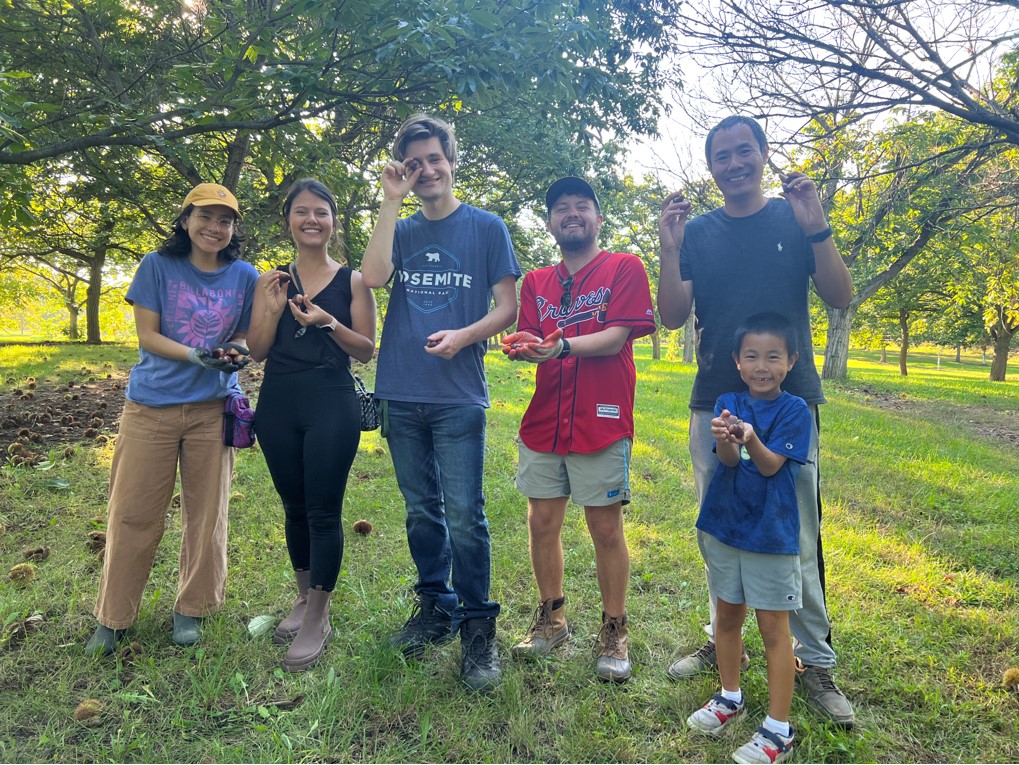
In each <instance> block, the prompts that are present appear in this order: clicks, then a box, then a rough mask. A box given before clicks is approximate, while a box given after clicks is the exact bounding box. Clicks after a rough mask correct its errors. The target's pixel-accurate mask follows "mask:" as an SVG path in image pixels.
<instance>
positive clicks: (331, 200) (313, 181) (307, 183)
mask: <svg viewBox="0 0 1019 765" xmlns="http://www.w3.org/2000/svg"><path fill="white" fill-rule="evenodd" d="M302 191H308V192H311V193H312V194H314V195H315V196H317V197H318V198H319V199H322V200H323V201H325V202H326V203H327V204H328V205H329V209H330V210H332V213H333V240H334V242H335V243H336V244H337V247H338V248H339V249H340V250H342V248H343V242H342V241H341V240H340V219H339V215H338V209H339V208H337V206H336V197H334V196H333V192H331V191H330V190H329V188H328V187H327V186H326V185H325V184H324V183H322V181H320V180H319V179H318V178H301V180H299V181H294V185H293V186H291V187H290V190H289V191H288V192H287V198H286V199H284V200H283V225H284V226H285V227H286V229H287V230H288V231H289V230H290V223H289V221H288V220H287V219H288V218H289V217H290V210H291V208H292V207H293V206H294V200H295V199H297V195H298V194H300V193H301V192H302ZM334 257H335V259H336V260H337V261H339V263H340V264H341V265H346V264H347V259H346V258H345V257H344V256H343V254H342V252H341V253H340V254H339V255H338V256H337V255H335V253H334Z"/></svg>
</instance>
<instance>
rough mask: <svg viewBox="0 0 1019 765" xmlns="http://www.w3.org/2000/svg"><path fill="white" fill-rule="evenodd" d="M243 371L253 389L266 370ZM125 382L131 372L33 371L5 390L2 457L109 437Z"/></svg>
mask: <svg viewBox="0 0 1019 765" xmlns="http://www.w3.org/2000/svg"><path fill="white" fill-rule="evenodd" d="M240 377H241V388H243V389H244V391H245V392H247V393H248V395H251V393H252V392H253V391H254V390H256V389H257V386H258V381H259V380H260V379H261V377H262V372H261V370H260V369H250V368H246V369H244V370H242V371H241V373H240ZM126 385H127V373H126V372H110V373H107V374H106V375H105V376H103V377H100V376H96V375H94V374H92V373H89V374H88V375H83V376H82V377H81V378H80V379H77V380H70V381H68V382H67V383H66V384H65V385H51V384H37V383H36V381H35V380H34V379H33V378H31V377H30V378H28V379H27V380H26V381H25V382H23V383H21V384H20V386H18V387H12V388H8V389H7V390H4V391H2V392H0V448H2V449H3V452H2V454H0V459H7V460H9V461H10V462H11V463H13V464H14V465H25V464H28V465H32V464H36V463H39V462H43V461H45V460H47V459H49V455H50V452H51V451H52V450H54V449H60V450H64V449H68V448H71V447H72V446H73V445H75V444H83V445H98V446H101V445H103V444H106V443H108V442H109V440H110V438H112V437H113V436H115V435H116V433H117V428H118V427H119V426H120V415H121V412H122V411H123V409H124V388H125V386H126Z"/></svg>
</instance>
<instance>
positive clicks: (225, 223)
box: [193, 212, 235, 228]
mask: <svg viewBox="0 0 1019 765" xmlns="http://www.w3.org/2000/svg"><path fill="white" fill-rule="evenodd" d="M193 215H194V216H195V217H196V218H198V222H199V223H201V224H202V225H203V226H211V225H213V224H215V225H216V226H217V227H218V228H233V227H234V222H235V221H234V219H233V218H227V217H226V216H223V217H222V218H213V217H212V216H211V215H209V214H208V213H205V212H196V213H193Z"/></svg>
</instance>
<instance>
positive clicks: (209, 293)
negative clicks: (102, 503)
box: [86, 183, 258, 655]
mask: <svg viewBox="0 0 1019 765" xmlns="http://www.w3.org/2000/svg"><path fill="white" fill-rule="evenodd" d="M240 219H241V214H240V208H239V206H238V204H237V199H236V198H235V197H234V195H233V194H232V193H231V192H230V190H229V189H226V188H224V187H223V186H220V185H218V184H215V183H200V184H199V185H197V186H195V188H193V189H192V190H191V192H190V193H189V194H188V195H187V196H186V197H185V198H184V202H183V203H182V204H181V209H180V214H179V215H178V216H177V218H176V219H175V220H174V221H173V233H172V234H171V235H170V237H169V238H168V239H167V240H166V241H165V242H163V244H162V245H161V246H160V247H159V249H158V250H157V251H156V252H151V253H149V254H148V255H146V256H145V257H144V258H143V259H142V261H141V263H140V264H139V266H138V270H137V271H136V272H135V275H134V279H133V280H132V282H131V286H130V287H129V288H128V290H127V302H128V303H130V304H131V305H132V306H133V308H134V319H135V328H136V331H137V334H138V346H139V348H138V355H139V361H138V363H137V364H136V365H135V366H134V367H133V368H132V369H131V374H130V377H129V379H128V384H127V390H126V396H127V401H126V402H125V405H124V413H123V415H122V417H121V420H120V432H119V435H118V436H117V446H116V449H115V451H114V455H113V465H112V468H111V471H110V496H109V507H108V515H109V518H108V521H107V531H106V553H105V557H104V560H103V573H102V579H101V580H100V583H99V598H98V601H97V603H96V607H95V611H94V613H95V617H96V619H97V620H98V622H99V624H98V626H97V628H96V631H95V633H94V634H93V635H92V637H91V639H90V640H89V641H88V644H87V645H86V651H87V652H88V653H95V654H103V655H109V654H112V653H113V652H114V651H115V650H116V645H117V643H118V642H119V641H120V640H121V639H122V638H123V637H124V634H125V632H126V630H127V628H128V627H129V626H130V625H131V624H132V623H133V622H134V620H135V618H136V617H137V616H138V610H139V608H140V606H141V598H142V591H143V590H144V588H145V583H146V581H147V580H148V577H149V572H150V570H151V568H152V562H153V560H154V559H155V555H156V549H157V548H158V546H159V542H160V540H161V539H162V537H163V531H164V528H165V521H166V513H167V509H168V508H169V506H170V501H171V498H172V497H173V491H174V483H175V481H176V479H177V474H178V468H179V472H180V486H181V491H180V509H181V525H182V539H181V547H180V579H179V586H178V589H177V599H176V602H175V604H174V607H173V636H172V639H173V642H174V643H176V644H177V645H191V644H193V643H195V642H197V641H198V637H199V624H200V620H201V618H202V617H203V616H207V615H208V614H210V613H212V612H213V611H215V610H216V609H217V608H219V607H220V606H221V605H222V604H223V601H224V597H225V589H226V533H227V506H228V503H229V496H230V479H231V476H232V474H233V465H234V449H233V447H230V446H225V445H224V443H223V406H224V400H225V399H226V397H227V395H228V394H230V393H233V392H239V391H240V388H239V386H238V384H237V370H239V369H240V368H241V367H242V366H243V365H244V364H245V363H246V362H247V350H246V348H245V347H244V345H243V342H244V339H245V336H246V333H247V330H248V324H249V321H250V319H251V303H252V297H253V294H254V288H255V282H256V280H257V278H258V272H257V271H256V270H255V268H254V267H253V266H251V265H250V264H249V263H246V262H244V261H243V260H240V254H241V242H242V237H241V235H240V233H239V232H238V229H237V226H238V223H239V222H240Z"/></svg>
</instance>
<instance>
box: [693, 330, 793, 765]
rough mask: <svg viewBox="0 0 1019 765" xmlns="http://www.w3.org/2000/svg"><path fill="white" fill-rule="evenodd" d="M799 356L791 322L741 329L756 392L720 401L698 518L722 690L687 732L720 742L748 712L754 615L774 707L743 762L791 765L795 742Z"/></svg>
mask: <svg viewBox="0 0 1019 765" xmlns="http://www.w3.org/2000/svg"><path fill="white" fill-rule="evenodd" d="M797 358H799V354H798V353H797V344H796V332H795V331H794V329H793V327H792V325H791V324H790V322H789V320H788V319H786V318H785V317H784V316H781V315H779V314H775V313H760V314H756V315H755V316H751V317H750V318H749V319H747V321H746V322H745V323H744V324H743V325H742V326H741V327H740V328H739V329H737V330H736V336H735V343H734V352H733V360H734V361H735V362H736V368H737V369H738V370H739V374H740V377H741V378H742V379H743V382H744V383H746V385H747V390H746V391H744V392H739V393H724V394H722V395H721V396H719V398H718V401H717V402H716V403H715V417H714V419H713V420H712V421H711V433H712V436H713V437H714V439H715V453H716V454H717V456H718V466H717V467H716V468H715V474H714V476H713V477H712V479H711V484H710V486H709V487H708V491H707V493H706V494H705V497H704V501H703V503H702V504H701V511H700V515H699V516H698V518H697V529H698V531H697V541H698V544H699V546H700V548H701V554H702V555H703V556H704V562H705V564H706V565H707V568H708V582H709V586H710V589H711V591H712V592H713V593H716V594H717V595H718V616H717V624H716V625H715V646H716V650H717V655H718V671H719V674H720V675H721V680H722V690H721V692H720V693H717V694H715V695H714V696H713V697H712V698H711V700H710V701H708V702H707V703H706V704H705V705H704V706H703V707H701V708H700V709H699V710H697V711H696V712H694V713H693V714H692V715H690V717H689V718H688V719H687V725H689V726H690V728H691V729H693V730H695V731H699V732H701V733H706V734H708V735H710V736H718V735H720V734H721V733H722V731H723V730H725V729H726V728H727V727H728V726H729V724H730V723H731V722H732V721H733V720H735V719H737V718H738V717H740V716H741V715H742V714H743V712H744V711H745V709H746V707H745V702H744V699H743V692H742V691H741V690H740V683H739V678H740V656H741V653H742V650H743V640H742V637H741V631H742V628H743V622H744V621H745V619H746V614H747V608H748V607H750V608H753V609H754V610H755V611H756V613H757V625H758V627H759V629H760V631H761V638H762V639H763V640H764V648H765V654H766V656H767V660H768V696H769V703H768V716H767V717H766V718H765V719H764V722H763V723H762V724H761V726H760V727H759V728H758V729H757V731H756V732H755V734H754V736H753V738H752V739H751V740H750V741H749V742H747V743H746V744H744V745H743V746H741V747H740V748H739V749H737V750H736V751H735V752H734V753H733V758H734V759H735V761H736V762H743V763H766V764H768V763H775V762H781V761H783V760H784V759H785V758H786V757H787V756H788V754H789V752H790V751H791V749H792V744H793V727H792V726H791V725H790V724H789V707H790V704H791V702H792V693H793V677H794V674H795V673H794V659H793V649H792V643H791V640H790V632H789V612H790V611H794V610H796V609H798V608H800V607H801V595H800V593H801V587H800V563H799V532H800V525H799V511H798V509H797V503H796V475H797V473H798V472H799V467H800V465H801V464H804V463H806V461H807V454H808V449H809V446H810V434H811V415H810V409H809V407H808V406H807V404H806V402H805V401H804V400H803V399H801V398H799V397H797V396H793V395H791V394H789V393H785V392H783V391H782V382H783V381H784V380H785V378H786V375H787V374H789V371H790V370H791V369H792V368H793V365H794V364H795V363H796V360H797Z"/></svg>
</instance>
